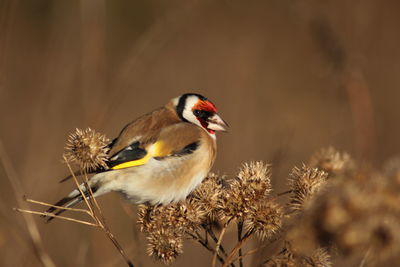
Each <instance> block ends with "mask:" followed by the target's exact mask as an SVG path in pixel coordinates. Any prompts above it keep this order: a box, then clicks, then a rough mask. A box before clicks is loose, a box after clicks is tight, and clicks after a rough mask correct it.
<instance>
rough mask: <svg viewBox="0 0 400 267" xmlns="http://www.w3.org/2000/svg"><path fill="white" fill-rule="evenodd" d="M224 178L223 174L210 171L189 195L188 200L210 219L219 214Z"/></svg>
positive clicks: (212, 219)
mask: <svg viewBox="0 0 400 267" xmlns="http://www.w3.org/2000/svg"><path fill="white" fill-rule="evenodd" d="M223 179H224V177H223V176H219V175H217V174H214V173H209V174H208V176H207V177H206V178H205V179H204V180H203V182H202V183H201V184H200V185H199V186H198V187H197V188H196V189H195V190H194V191H193V192H192V194H191V195H190V196H189V197H188V202H189V203H191V204H192V205H193V206H194V207H196V208H198V209H199V210H201V211H202V212H203V213H204V215H205V217H206V218H208V219H209V220H210V221H214V220H215V219H216V217H217V214H218V201H219V199H220V198H221V194H222V184H223Z"/></svg>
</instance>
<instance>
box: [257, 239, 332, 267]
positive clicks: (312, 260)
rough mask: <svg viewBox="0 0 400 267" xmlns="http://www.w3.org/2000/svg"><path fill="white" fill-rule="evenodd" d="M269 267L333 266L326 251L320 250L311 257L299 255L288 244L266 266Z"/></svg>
mask: <svg viewBox="0 0 400 267" xmlns="http://www.w3.org/2000/svg"><path fill="white" fill-rule="evenodd" d="M264 266H268V267H292V266H293V267H297V266H304V267H330V266H332V263H331V260H330V255H329V253H328V252H327V251H326V249H323V248H318V249H316V250H315V251H313V253H312V254H311V255H310V256H305V255H299V254H296V253H295V252H294V251H292V250H291V246H290V244H289V243H286V245H285V247H284V249H283V250H282V251H281V252H280V253H279V254H278V255H275V256H273V257H272V258H271V259H270V260H268V262H267V263H266V264H265V265H264Z"/></svg>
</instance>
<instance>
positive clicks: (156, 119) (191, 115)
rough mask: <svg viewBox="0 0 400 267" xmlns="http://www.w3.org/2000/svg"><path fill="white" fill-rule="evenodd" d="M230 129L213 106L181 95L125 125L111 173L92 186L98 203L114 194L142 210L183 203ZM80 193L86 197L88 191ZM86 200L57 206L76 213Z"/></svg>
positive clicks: (75, 198)
mask: <svg viewBox="0 0 400 267" xmlns="http://www.w3.org/2000/svg"><path fill="white" fill-rule="evenodd" d="M227 127H228V126H227V124H226V122H225V121H224V120H223V119H222V118H221V117H220V116H219V115H218V114H217V108H216V107H215V105H214V104H213V103H212V102H211V101H210V100H208V99H207V98H205V97H204V96H202V95H199V94H184V95H181V96H179V97H177V98H174V99H172V100H171V101H170V102H169V103H168V104H167V105H165V106H164V107H161V108H159V109H156V110H154V111H152V112H150V113H148V114H146V115H143V116H141V117H139V118H138V119H136V120H134V121H133V122H131V123H129V124H128V125H126V126H125V127H124V128H123V129H122V131H121V133H120V135H119V136H118V137H117V138H116V139H114V141H113V142H112V144H111V145H110V150H109V153H108V155H107V157H108V161H107V165H108V168H107V169H102V170H97V173H96V174H95V175H94V176H92V177H91V178H90V180H89V186H90V187H91V189H92V191H93V194H94V196H95V197H97V196H100V195H103V194H106V193H108V192H112V191H114V192H119V193H121V194H122V195H124V196H125V197H126V198H127V199H128V200H130V201H131V202H133V203H137V204H139V203H146V202H147V203H151V204H168V203H171V202H177V201H180V200H183V199H185V198H186V197H187V195H188V194H189V193H190V192H191V191H192V190H193V189H194V188H196V187H197V186H198V185H199V184H200V183H201V181H202V180H203V179H204V178H205V177H206V175H207V174H208V172H209V171H210V169H211V167H212V165H213V163H214V160H215V156H216V136H215V132H216V131H226V129H227ZM80 187H81V190H82V191H83V192H84V193H85V194H86V188H85V186H84V185H83V184H82V185H81V186H80ZM82 200H83V198H82V196H81V194H80V192H79V190H78V189H75V190H73V191H72V192H71V193H70V194H69V195H68V196H67V197H65V198H63V199H61V200H60V201H59V202H57V203H56V204H55V205H56V206H64V207H71V206H74V205H76V204H77V203H79V202H81V201H82ZM63 211H64V210H63V209H60V210H58V211H57V212H56V209H55V208H50V209H49V210H48V211H47V212H56V214H59V213H61V212H63ZM50 219H51V218H50Z"/></svg>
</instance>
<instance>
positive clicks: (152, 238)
mask: <svg viewBox="0 0 400 267" xmlns="http://www.w3.org/2000/svg"><path fill="white" fill-rule="evenodd" d="M147 242H148V248H147V253H148V254H149V256H152V257H153V258H154V259H156V260H158V261H161V262H163V263H164V264H166V265H169V264H171V263H172V262H174V261H175V259H176V258H177V257H178V256H179V255H180V254H182V253H183V237H182V235H181V234H180V233H177V232H176V231H173V230H172V229H158V230H155V231H152V232H150V233H149V234H148V235H147Z"/></svg>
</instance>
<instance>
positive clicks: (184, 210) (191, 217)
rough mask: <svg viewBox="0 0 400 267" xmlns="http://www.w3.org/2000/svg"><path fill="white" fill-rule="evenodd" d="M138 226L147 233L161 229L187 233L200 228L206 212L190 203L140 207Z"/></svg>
mask: <svg viewBox="0 0 400 267" xmlns="http://www.w3.org/2000/svg"><path fill="white" fill-rule="evenodd" d="M138 209H139V211H138V224H139V226H140V230H141V231H142V232H145V233H152V232H156V231H158V230H159V229H169V228H173V229H174V231H176V232H179V233H182V234H183V233H185V232H187V231H193V230H195V229H197V228H198V227H199V225H200V224H201V222H202V221H203V220H204V212H203V211H202V210H201V209H200V208H199V207H198V206H196V205H193V204H191V203H188V202H179V203H171V204H169V205H165V206H161V205H156V206H150V205H143V204H142V205H139V207H138Z"/></svg>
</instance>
